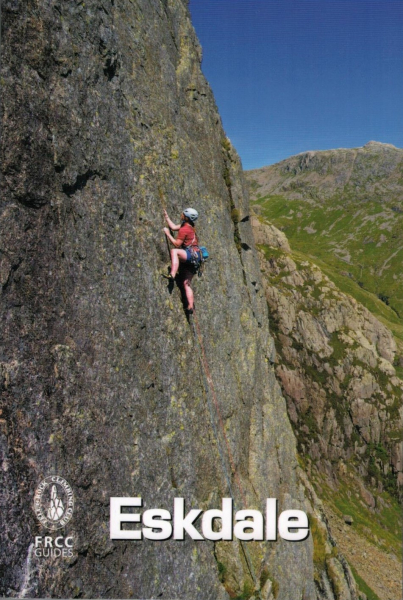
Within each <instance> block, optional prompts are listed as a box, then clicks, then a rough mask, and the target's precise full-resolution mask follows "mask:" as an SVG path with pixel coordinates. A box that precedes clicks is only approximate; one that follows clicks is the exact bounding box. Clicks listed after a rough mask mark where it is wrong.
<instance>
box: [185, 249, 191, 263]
mask: <svg viewBox="0 0 403 600" xmlns="http://www.w3.org/2000/svg"><path fill="white" fill-rule="evenodd" d="M185 251H186V261H187V262H192V251H191V249H190V248H185Z"/></svg>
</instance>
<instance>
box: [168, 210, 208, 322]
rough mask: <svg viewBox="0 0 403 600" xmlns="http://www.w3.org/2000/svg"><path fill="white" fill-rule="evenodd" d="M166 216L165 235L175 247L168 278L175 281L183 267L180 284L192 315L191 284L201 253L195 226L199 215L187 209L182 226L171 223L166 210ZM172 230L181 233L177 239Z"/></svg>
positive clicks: (188, 310) (183, 214)
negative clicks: (198, 256)
mask: <svg viewBox="0 0 403 600" xmlns="http://www.w3.org/2000/svg"><path fill="white" fill-rule="evenodd" d="M164 216H165V220H166V222H167V223H168V227H164V233H165V235H166V236H167V238H168V239H169V241H170V242H171V244H173V246H174V248H172V249H171V272H170V274H169V275H168V276H167V277H168V279H170V280H171V281H174V280H175V278H176V275H177V273H178V270H179V267H180V265H183V271H182V274H183V277H181V278H180V282H178V283H179V284H180V285H181V284H183V288H184V291H185V295H186V299H187V303H188V306H187V308H186V312H187V313H188V314H192V313H193V309H194V299H193V290H192V288H191V287H190V283H191V281H192V279H193V275H194V273H195V269H194V264H195V260H196V261H197V252H200V250H199V246H198V240H197V235H196V231H195V225H194V224H195V221H196V219H197V218H198V216H199V214H198V212H197V210H195V209H194V208H186V209H185V210H184V211H183V213H182V215H181V223H180V225H175V223H173V222H172V221H171V219H170V218H169V217H168V213H167V211H166V210H164ZM170 229H171V230H172V231H178V232H179V233H178V237H177V238H176V239H175V238H174V237H173V236H172V235H171V232H170Z"/></svg>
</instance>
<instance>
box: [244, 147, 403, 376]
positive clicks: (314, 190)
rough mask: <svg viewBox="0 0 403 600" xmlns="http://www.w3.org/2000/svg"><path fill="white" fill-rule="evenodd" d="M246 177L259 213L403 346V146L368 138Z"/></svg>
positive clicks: (273, 166) (301, 156)
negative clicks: (365, 141)
mask: <svg viewBox="0 0 403 600" xmlns="http://www.w3.org/2000/svg"><path fill="white" fill-rule="evenodd" d="M247 179H248V181H249V184H250V193H251V200H252V202H253V203H254V204H255V205H256V204H257V205H260V206H261V213H260V214H261V215H262V216H263V217H265V218H267V219H269V220H270V221H271V222H272V223H273V224H274V225H276V226H277V227H278V228H279V229H280V230H282V231H283V232H285V233H286V235H287V238H288V239H289V240H290V243H291V245H292V247H293V249H294V250H295V251H297V252H300V253H301V258H303V257H308V258H311V259H313V260H314V261H315V262H316V263H317V264H318V265H319V266H320V267H321V268H322V270H323V271H324V272H325V273H326V275H328V276H329V277H330V278H331V279H332V280H333V281H334V282H335V283H336V284H337V285H338V287H339V288H340V289H341V290H342V291H344V292H348V293H349V294H351V295H353V296H354V297H355V298H356V299H357V300H359V301H360V302H361V303H362V304H364V305H365V306H366V307H367V308H368V309H369V310H371V311H372V312H373V313H374V314H375V315H376V316H377V317H378V318H379V319H380V320H382V321H383V322H384V323H386V324H387V325H388V326H389V327H390V329H391V330H392V331H393V333H394V334H395V336H396V338H397V341H398V343H399V345H400V346H402V341H403V294H402V286H403V270H402V263H403V150H402V149H399V148H396V147H394V146H392V145H390V144H381V143H379V142H369V143H368V144H366V145H365V146H364V147H362V148H353V149H338V150H327V151H318V152H304V153H302V154H298V155H297V156H293V157H291V158H288V159H286V160H283V161H281V162H280V163H277V164H275V165H272V166H268V167H263V168H261V169H256V170H253V171H249V172H247ZM401 353H402V352H401V350H400V355H401ZM399 360H400V363H402V364H403V361H402V359H401V358H400V357H399V356H398V358H397V359H396V364H397V366H398V368H399ZM402 364H400V368H401V366H402ZM400 374H401V371H400Z"/></svg>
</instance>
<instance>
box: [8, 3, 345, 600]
mask: <svg viewBox="0 0 403 600" xmlns="http://www.w3.org/2000/svg"><path fill="white" fill-rule="evenodd" d="M1 10H2V56H3V61H2V73H1V76H2V88H3V98H2V119H3V138H2V169H3V177H2V180H1V185H2V195H1V216H0V228H1V240H2V241H1V251H0V275H1V283H2V295H1V303H2V312H1V314H2V328H3V336H2V346H1V358H0V362H1V365H0V367H1V370H0V373H1V386H2V393H3V401H2V402H3V403H2V406H1V420H0V426H1V439H0V441H1V457H2V460H1V465H2V468H1V477H2V490H4V492H3V493H2V496H1V517H2V523H1V535H2V540H3V543H2V547H1V558H2V566H1V569H2V571H1V575H2V578H1V586H2V587H1V592H2V594H3V595H5V596H7V597H45V596H46V597H48V596H49V597H98V598H99V597H105V598H122V597H123V598H129V597H142V598H146V597H147V598H148V597H166V598H172V597H175V598H190V597H191V598H194V599H198V598H200V599H203V600H206V599H212V600H213V599H214V600H216V599H222V600H224V599H228V598H230V597H231V598H234V597H238V598H239V597H243V598H253V597H255V598H262V599H264V600H273V599H274V598H276V599H277V600H290V599H291V598H293V599H297V598H302V599H303V600H311V599H312V600H316V599H326V600H335V598H336V597H337V598H341V597H342V598H346V599H347V600H356V598H357V590H356V586H355V584H354V581H353V579H352V576H351V572H350V570H349V568H348V565H347V564H346V562H345V560H344V559H343V557H342V556H341V555H340V554H339V553H338V551H337V549H335V547H334V544H332V542H331V540H330V538H329V541H326V544H327V547H326V548H327V550H326V552H325V559H324V562H322V563H320V565H321V566H320V568H319V567H317V566H316V567H315V568H314V557H313V554H314V549H313V544H312V539H311V538H309V539H307V540H306V541H304V542H302V543H300V544H290V543H287V542H285V541H282V540H279V541H278V542H273V543H271V544H265V545H263V544H260V543H253V544H250V545H248V550H249V555H248V558H247V557H246V555H245V553H244V551H243V548H242V546H241V545H240V544H238V543H237V542H236V541H234V542H231V543H227V542H217V543H214V542H207V541H205V542H202V543H200V542H194V541H193V540H191V539H190V538H186V539H185V541H184V542H181V543H178V542H177V541H174V540H168V541H167V542H164V543H161V544H156V543H153V542H152V541H150V540H143V541H141V542H139V543H133V542H125V541H111V540H110V538H109V528H108V523H109V499H110V497H111V496H129V497H131V496H141V497H142V498H143V499H144V505H145V508H152V507H164V508H168V509H172V502H173V499H174V498H175V497H183V498H185V500H186V506H187V507H200V508H202V509H204V510H205V509H208V508H217V507H219V506H220V499H221V498H222V497H226V496H228V494H229V490H228V480H227V477H226V474H225V470H228V471H229V473H230V476H229V478H230V480H231V481H232V483H233V484H234V485H235V481H237V482H238V483H237V486H236V492H235V495H236V504H237V506H239V505H244V504H245V503H246V504H247V507H253V508H257V509H259V510H262V507H263V506H264V502H265V499H266V498H267V497H275V498H278V500H279V507H280V509H281V510H284V509H285V508H292V507H295V508H301V507H304V509H305V510H306V511H307V512H309V513H310V514H312V515H315V514H316V515H317V518H316V520H317V521H318V523H319V525H318V527H319V528H321V531H322V532H323V536H324V539H325V540H327V535H328V534H327V528H326V523H325V521H324V520H323V521H322V520H321V517H320V512H318V511H319V509H318V508H317V507H316V505H315V502H316V500H315V496H314V493H313V492H312V493H311V492H309V486H308V482H307V481H306V482H304V480H303V473H302V472H300V471H299V469H298V463H297V458H296V444H295V438H294V435H293V433H292V429H291V426H290V423H289V419H288V416H287V411H286V404H285V401H284V398H283V396H282V395H281V392H280V388H279V385H278V383H277V382H276V379H275V376H274V371H273V367H272V366H271V362H272V361H273V348H272V342H271V338H270V336H269V331H268V321H267V307H266V298H265V295H264V293H263V289H262V284H261V279H260V272H259V264H258V261H257V257H256V253H255V250H254V242H253V237H252V231H251V226H250V220H249V219H248V215H249V205H248V200H247V192H246V185H245V182H244V179H243V177H242V173H241V165H240V161H239V159H238V157H237V155H236V152H235V151H234V150H233V148H232V147H231V145H230V143H229V142H228V140H227V139H226V137H225V134H224V132H223V129H222V127H221V122H220V117H219V115H218V112H217V108H216V105H215V102H214V99H213V96H212V93H211V90H210V88H209V86H208V84H207V82H206V81H205V79H204V77H203V76H202V73H201V70H200V62H201V49H200V46H199V43H198V41H197V39H196V36H195V33H194V30H193V28H192V26H191V22H190V18H189V13H188V9H187V2H186V1H184V0H151V1H148V0H147V1H145V0H123V1H122V2H119V3H117V2H115V1H114V0H88V1H86V2H85V3H84V2H81V1H79V0H77V1H73V2H58V1H55V2H48V1H45V0H26V1H25V2H22V1H20V0H4V2H2V6H1ZM184 205H194V206H195V207H196V208H197V209H198V210H199V211H200V214H201V217H200V221H199V223H200V225H199V232H200V233H199V234H200V237H201V239H202V240H203V242H204V243H205V244H206V245H207V246H208V247H209V249H211V254H212V259H211V261H210V263H209V268H208V270H207V271H206V273H205V276H204V278H203V279H202V281H200V282H197V283H196V295H197V300H196V306H197V313H196V314H197V322H198V326H199V329H200V334H198V335H196V336H195V334H194V331H193V330H192V328H191V327H190V324H189V322H188V321H187V320H186V317H185V314H184V310H183V306H182V303H181V296H180V292H179V290H178V289H176V288H174V289H171V287H170V286H167V284H166V280H164V279H163V278H162V277H161V274H162V273H166V266H167V261H168V256H167V248H166V244H165V240H164V236H163V234H162V231H161V229H162V226H163V219H162V209H163V208H164V207H166V208H167V209H168V211H169V213H170V215H171V216H172V217H173V218H176V217H175V215H179V214H180V212H181V210H182V209H183V206H184ZM239 215H242V219H240V218H238V216H239ZM218 305H219V310H217V306H218ZM201 343H203V348H204V353H205V361H206V363H207V364H208V366H209V370H210V372H209V379H207V378H206V374H205V372H204V370H205V369H203V365H202V362H201V361H200V356H199V354H200V344H201ZM206 380H207V381H210V382H213V384H214V392H215V396H216V399H217V403H218V405H219V407H220V411H221V417H222V420H223V423H224V425H225V427H224V431H225V434H226V441H227V445H225V444H224V440H223V438H222V434H221V437H220V435H218V436H217V435H216V434H215V431H216V429H218V421H219V419H218V415H217V414H216V413H214V411H213V412H210V411H209V408H208V407H209V401H210V400H211V398H210V392H209V390H208V388H206ZM210 385H211V384H210ZM225 447H226V448H227V450H226V451H224V450H223V448H225ZM228 449H229V450H228ZM228 452H230V455H231V460H230V456H229V455H228ZM223 456H224V458H223ZM230 463H231V464H230ZM224 467H226V468H224ZM54 474H58V475H61V476H62V477H65V478H66V479H67V481H68V482H69V483H70V485H71V486H72V488H73V490H74V494H75V513H74V518H73V519H72V521H71V524H69V527H68V528H66V531H64V533H65V534H68V535H71V536H72V537H73V539H74V555H73V557H71V558H66V559H64V560H63V561H61V560H56V559H55V560H52V559H48V560H44V559H41V558H38V557H36V556H35V554H34V553H33V543H34V538H35V536H36V535H43V534H44V533H45V531H44V530H43V528H42V526H41V525H40V524H39V522H38V520H37V519H36V517H35V514H34V511H33V508H32V503H33V497H34V493H35V489H36V487H37V486H38V484H39V482H40V481H42V480H43V478H44V477H46V476H48V475H54ZM241 489H242V493H241V492H240V490H241ZM324 543H325V542H324ZM326 557H327V558H326ZM290 565H292V566H293V568H292V569H290ZM340 594H341V595H340Z"/></svg>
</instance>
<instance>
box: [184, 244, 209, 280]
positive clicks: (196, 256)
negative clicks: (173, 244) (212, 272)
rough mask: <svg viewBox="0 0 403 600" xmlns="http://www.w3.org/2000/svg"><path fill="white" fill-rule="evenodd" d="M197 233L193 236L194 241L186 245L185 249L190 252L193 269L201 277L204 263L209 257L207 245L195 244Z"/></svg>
mask: <svg viewBox="0 0 403 600" xmlns="http://www.w3.org/2000/svg"><path fill="white" fill-rule="evenodd" d="M195 240H196V234H195V235H194V237H193V240H192V243H191V244H189V245H188V246H186V248H185V250H189V252H190V264H191V265H192V269H193V271H194V272H195V273H197V275H198V276H199V277H201V276H202V275H203V271H204V263H205V262H206V260H207V259H208V257H209V253H208V252H207V248H206V247H205V246H199V245H197V244H195V243H194V242H195Z"/></svg>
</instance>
